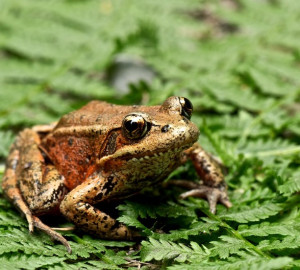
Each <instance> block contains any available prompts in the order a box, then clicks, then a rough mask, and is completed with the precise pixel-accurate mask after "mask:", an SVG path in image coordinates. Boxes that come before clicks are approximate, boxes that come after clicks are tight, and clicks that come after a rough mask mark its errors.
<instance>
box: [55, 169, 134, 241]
mask: <svg viewBox="0 0 300 270" xmlns="http://www.w3.org/2000/svg"><path fill="white" fill-rule="evenodd" d="M119 185H120V182H119V183H118V179H117V178H116V177H113V176H109V177H107V178H105V177H103V176H101V175H99V174H98V173H94V174H93V175H91V176H90V177H89V178H88V179H86V180H85V181H84V182H83V183H82V184H80V185H79V186H77V187H76V188H75V189H73V190H72V191H71V192H70V193H68V194H67V195H66V197H65V198H64V200H63V201H62V203H61V205H60V211H61V213H62V214H63V215H64V216H65V217H67V218H68V219H69V220H70V221H71V222H73V223H75V225H76V226H77V227H78V228H81V229H82V230H84V231H88V232H91V233H93V234H95V235H97V236H99V237H101V238H108V239H123V240H132V239H133V237H135V236H137V234H135V233H134V232H133V231H131V230H130V229H128V228H127V227H126V226H125V225H123V224H121V223H119V222H118V221H117V220H115V219H113V218H111V217H110V216H109V215H107V214H106V213H103V212H102V211H100V210H99V209H97V208H96V207H95V206H94V205H95V204H96V203H99V202H101V201H105V200H107V199H109V198H112V197H114V196H115V195H116V194H117V193H118V190H119Z"/></svg>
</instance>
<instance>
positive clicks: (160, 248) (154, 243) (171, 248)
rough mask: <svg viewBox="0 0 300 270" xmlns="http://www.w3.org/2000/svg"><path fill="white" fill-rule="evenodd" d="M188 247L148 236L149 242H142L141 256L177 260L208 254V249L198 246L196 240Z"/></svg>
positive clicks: (143, 258)
mask: <svg viewBox="0 0 300 270" xmlns="http://www.w3.org/2000/svg"><path fill="white" fill-rule="evenodd" d="M190 245H191V246H190V247H188V246H186V245H184V244H181V243H179V244H176V243H174V242H171V241H165V240H160V241H159V240H155V239H153V238H149V242H146V241H143V242H142V249H141V258H142V260H143V261H146V262H147V261H151V260H153V259H155V260H162V259H174V260H175V261H178V262H184V261H187V260H192V259H193V258H194V257H197V259H202V258H203V259H205V258H207V257H208V256H209V251H208V250H207V249H206V248H205V247H200V246H199V245H198V244H197V243H196V242H191V243H190Z"/></svg>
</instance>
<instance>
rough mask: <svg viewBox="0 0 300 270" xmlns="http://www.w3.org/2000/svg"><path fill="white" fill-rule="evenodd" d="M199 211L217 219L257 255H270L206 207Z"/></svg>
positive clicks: (267, 256) (265, 256)
mask: <svg viewBox="0 0 300 270" xmlns="http://www.w3.org/2000/svg"><path fill="white" fill-rule="evenodd" d="M201 211H202V212H203V213H204V214H205V215H207V216H208V217H209V218H210V219H212V220H215V221H218V222H219V223H220V226H222V227H223V228H225V230H226V231H227V232H228V233H229V234H230V235H232V236H234V237H236V238H237V239H239V240H242V241H243V242H244V243H245V245H246V246H248V247H249V248H250V249H252V250H254V251H255V252H256V253H257V254H258V255H260V256H262V257H264V258H267V259H270V258H271V257H270V256H269V255H268V254H266V253H265V252H263V251H261V250H260V249H259V248H257V247H256V246H255V245H253V244H252V243H251V242H249V241H248V240H247V239H245V238H244V237H243V236H242V235H241V234H240V233H239V232H238V231H236V230H235V229H233V228H232V227H231V226H230V225H228V224H227V223H226V222H224V221H223V220H222V219H220V218H219V217H218V216H216V215H214V214H212V213H211V212H210V211H209V210H207V209H203V208H202V209H201Z"/></svg>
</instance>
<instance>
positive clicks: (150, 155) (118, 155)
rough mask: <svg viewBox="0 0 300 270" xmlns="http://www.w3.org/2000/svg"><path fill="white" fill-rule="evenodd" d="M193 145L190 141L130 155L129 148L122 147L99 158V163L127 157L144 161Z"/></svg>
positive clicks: (173, 153)
mask: <svg viewBox="0 0 300 270" xmlns="http://www.w3.org/2000/svg"><path fill="white" fill-rule="evenodd" d="M192 145H193V143H189V144H186V145H184V146H180V147H176V148H170V149H168V150H161V151H158V152H156V153H151V152H150V151H146V152H144V153H140V154H138V155H136V156H132V155H131V156H130V157H128V150H126V149H121V150H119V151H118V152H116V153H114V154H111V155H108V156H104V157H102V158H100V159H99V160H97V165H99V166H102V165H104V164H105V163H106V162H107V161H109V160H112V159H118V158H119V159H125V160H127V161H130V160H131V161H143V160H147V159H149V160H150V159H159V158H162V159H163V157H166V156H172V155H173V156H176V154H180V153H181V152H182V151H183V150H185V149H187V148H189V147H191V146H192Z"/></svg>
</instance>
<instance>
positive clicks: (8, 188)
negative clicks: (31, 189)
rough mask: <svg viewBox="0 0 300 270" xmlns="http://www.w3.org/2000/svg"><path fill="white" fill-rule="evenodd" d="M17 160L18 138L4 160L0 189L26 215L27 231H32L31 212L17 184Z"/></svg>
mask: <svg viewBox="0 0 300 270" xmlns="http://www.w3.org/2000/svg"><path fill="white" fill-rule="evenodd" d="M18 161H19V150H18V138H17V140H16V141H15V142H14V144H13V145H12V146H11V149H10V153H9V156H8V158H7V161H6V168H5V172H4V177H3V180H2V189H3V191H4V193H5V195H6V196H7V197H8V198H9V199H10V200H11V201H12V202H13V204H14V205H15V206H16V207H17V208H18V209H19V210H20V211H21V213H23V214H24V215H25V216H26V219H27V222H28V225H29V231H30V232H33V229H34V221H33V216H32V213H31V211H30V209H29V207H28V206H27V204H26V203H25V202H24V200H23V198H22V195H21V192H20V189H19V188H18V185H17V178H16V168H17V165H18Z"/></svg>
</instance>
